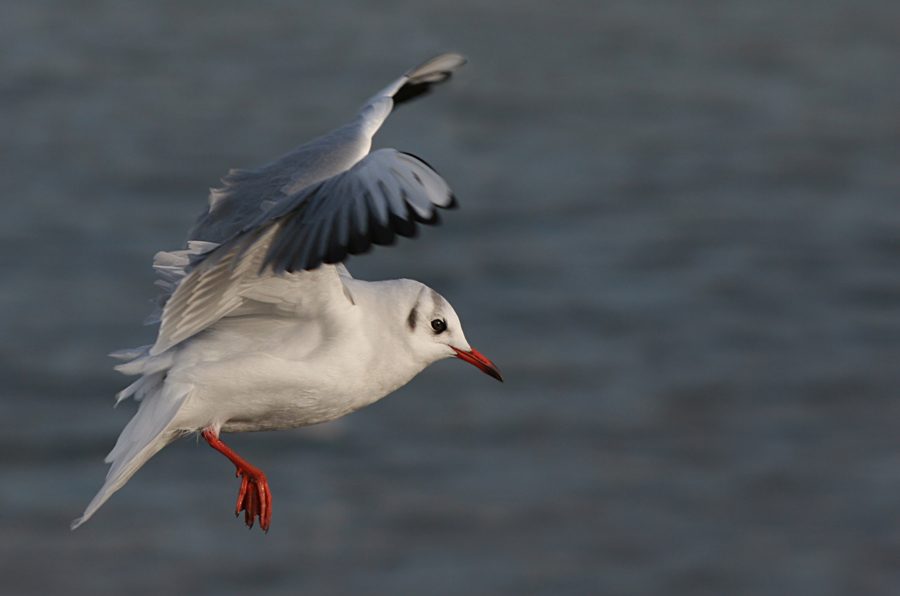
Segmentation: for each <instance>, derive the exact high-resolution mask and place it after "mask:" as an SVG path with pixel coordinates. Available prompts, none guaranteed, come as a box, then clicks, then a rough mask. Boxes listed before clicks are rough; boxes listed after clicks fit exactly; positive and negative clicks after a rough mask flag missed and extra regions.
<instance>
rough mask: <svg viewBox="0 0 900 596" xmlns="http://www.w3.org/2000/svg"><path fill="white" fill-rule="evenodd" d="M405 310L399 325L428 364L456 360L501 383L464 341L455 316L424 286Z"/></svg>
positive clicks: (492, 368)
mask: <svg viewBox="0 0 900 596" xmlns="http://www.w3.org/2000/svg"><path fill="white" fill-rule="evenodd" d="M419 286H420V289H419V290H418V291H417V292H415V298H414V299H413V300H412V301H411V303H410V304H409V308H408V309H407V310H406V311H405V314H406V317H405V321H404V322H403V324H404V326H405V327H406V331H407V333H408V334H409V337H410V343H411V344H412V346H413V349H414V350H415V351H416V352H418V353H420V354H423V355H426V358H428V359H429V360H430V362H437V361H438V360H443V359H444V358H452V357H456V358H459V359H461V360H465V361H466V362H468V363H470V364H473V365H475V366H476V367H478V368H479V369H481V370H482V371H483V372H485V373H486V374H489V375H490V376H492V377H494V378H495V379H497V380H498V381H500V382H502V381H503V376H502V375H501V374H500V371H499V370H498V369H497V367H496V366H494V363H493V362H491V361H490V360H488V359H487V358H485V357H484V356H482V355H481V353H480V352H478V350H476V349H474V348H473V347H472V346H470V345H469V342H468V341H466V336H465V334H464V333H463V330H462V325H461V324H460V322H459V316H457V314H456V311H454V310H453V307H452V306H450V303H449V302H447V300H446V299H445V298H444V297H443V296H441V295H440V294H438V293H437V292H435V291H434V290H432V289H431V288H429V287H428V286H426V285H424V284H419Z"/></svg>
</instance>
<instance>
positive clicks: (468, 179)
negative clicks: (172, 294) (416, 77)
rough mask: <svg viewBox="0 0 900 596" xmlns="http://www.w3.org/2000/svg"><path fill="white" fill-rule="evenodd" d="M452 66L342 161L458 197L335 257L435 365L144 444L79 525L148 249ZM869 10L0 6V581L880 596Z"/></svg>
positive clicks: (565, 5) (891, 365)
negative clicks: (268, 505) (359, 113)
mask: <svg viewBox="0 0 900 596" xmlns="http://www.w3.org/2000/svg"><path fill="white" fill-rule="evenodd" d="M444 51H458V52H460V53H463V54H465V55H467V56H468V57H469V59H470V64H469V65H468V66H466V67H465V68H464V69H463V70H462V71H460V73H459V75H458V77H456V78H454V79H453V80H452V81H451V82H450V83H449V84H448V85H445V86H443V87H441V88H440V89H438V90H437V91H436V93H435V94H434V95H432V96H431V97H429V98H427V99H424V100H422V101H420V102H417V103H415V104H412V105H410V106H408V107H405V108H404V109H401V110H398V111H397V113H395V114H394V115H393V116H392V117H391V118H390V120H389V121H388V122H387V124H386V126H385V127H384V129H383V130H382V132H381V133H379V135H378V136H377V137H376V141H375V143H376V146H391V147H396V148H398V149H401V150H404V151H409V152H411V153H414V154H417V155H420V156H421V157H423V158H424V159H425V160H427V161H428V162H429V163H431V164H433V165H434V166H435V167H436V168H437V169H438V171H440V172H441V173H442V174H443V175H444V177H445V178H446V179H447V180H448V181H449V182H450V184H451V185H452V187H453V188H454V190H455V191H456V194H457V195H458V197H459V200H460V202H461V205H462V209H461V210H460V211H458V212H452V213H448V214H447V216H446V217H445V218H444V220H445V225H443V226H442V227H440V228H437V229H427V230H425V231H424V233H423V234H421V237H420V238H419V239H417V240H416V241H414V242H411V241H402V242H400V243H399V245H397V246H395V247H392V248H389V249H378V250H377V251H376V252H375V253H374V254H371V255H368V256H365V257H361V258H354V259H352V260H351V261H350V263H349V266H350V268H351V270H352V271H353V273H354V274H356V275H357V276H358V277H362V278H369V279H378V278H388V277H412V278H415V279H419V280H421V281H423V282H426V283H428V284H429V285H431V286H433V287H434V288H436V289H437V290H438V291H440V292H441V293H442V294H443V295H444V296H446V297H447V298H448V299H449V300H450V301H451V302H452V303H453V304H454V306H455V307H456V310H457V311H458V312H459V313H460V316H461V317H462V320H463V323H464V326H465V328H466V332H467V335H468V338H469V340H470V342H471V343H472V345H474V346H475V347H476V348H478V349H479V350H480V351H482V352H484V353H485V354H486V355H487V356H488V357H490V358H491V359H493V360H494V361H495V362H496V363H497V364H498V366H499V367H500V368H501V370H502V371H503V373H504V375H505V376H506V379H507V382H506V383H505V384H503V385H501V384H499V383H496V382H495V381H493V380H492V379H490V378H488V377H487V376H485V375H482V374H481V373H479V372H478V371H477V370H475V369H473V368H472V367H471V366H467V365H465V364H463V363H461V362H457V361H453V362H442V363H439V364H437V365H435V366H433V367H431V368H430V369H429V370H427V371H426V372H425V373H423V374H422V375H420V376H419V377H418V378H417V379H416V380H414V381H413V382H412V383H410V384H409V385H408V386H407V387H405V388H403V389H402V390H400V391H398V392H397V393H395V394H393V395H391V396H389V397H388V398H386V399H385V400H383V401H382V402H379V403H378V404H375V405H373V406H371V407H369V408H366V409H364V410H361V411H359V412H357V413H355V414H353V415H351V416H349V417H347V418H345V419H343V420H341V421H339V422H338V423H335V424H332V425H327V426H323V427H321V428H313V429H307V430H305V431H291V432H281V433H261V434H252V435H241V436H226V440H228V441H229V443H230V444H231V445H232V446H234V447H235V448H236V449H237V450H238V451H239V452H240V453H241V454H243V455H244V456H245V457H247V458H248V459H249V460H250V461H251V462H253V463H255V464H256V465H258V466H259V467H261V468H262V469H263V470H265V471H266V472H267V474H268V475H269V479H270V482H271V486H272V490H273V492H274V495H275V507H274V517H273V522H272V529H271V531H270V532H269V533H268V535H264V534H262V533H261V532H259V530H258V529H254V530H253V531H251V532H248V531H247V530H246V528H245V527H244V526H243V524H242V523H241V521H240V520H236V519H234V518H233V517H232V515H231V512H232V511H233V506H234V499H235V497H236V495H237V488H238V482H237V480H236V479H235V478H234V477H233V473H234V469H233V467H232V466H231V464H229V463H228V461H227V460H226V459H225V458H224V457H222V456H221V455H219V454H218V453H216V452H214V451H213V450H211V449H210V448H209V447H208V446H206V445H205V444H199V445H198V444H196V442H194V441H192V440H182V441H180V442H178V443H176V444H175V445H172V446H170V447H168V448H167V449H165V450H164V451H163V452H162V453H160V454H159V455H158V456H157V457H155V458H154V459H152V460H151V461H150V462H149V464H148V465H147V466H145V468H143V469H142V470H141V471H140V472H139V473H138V474H137V475H136V476H135V477H134V478H133V479H132V480H131V481H130V482H129V484H128V485H127V486H126V487H125V488H124V489H123V490H121V491H120V492H119V493H117V494H116V495H114V496H113V498H112V499H111V500H110V501H109V502H108V503H107V504H106V505H105V506H104V507H103V508H102V509H101V510H100V511H99V512H98V514H97V515H96V516H95V517H94V518H93V519H92V520H91V521H90V522H89V523H88V524H87V525H85V526H84V527H82V528H80V529H79V530H78V531H76V532H70V531H69V529H68V523H69V521H70V520H71V519H72V518H74V517H76V516H78V515H79V514H80V513H81V511H82V510H83V508H84V506H85V505H86V503H87V502H88V501H89V499H90V498H91V497H92V496H93V494H94V492H95V491H96V490H97V489H98V488H99V486H100V485H101V483H102V480H103V477H104V475H105V473H106V466H105V465H104V464H103V463H102V460H103V457H104V455H105V454H106V453H107V452H108V451H109V449H110V448H111V447H112V445H113V443H114V441H115V438H116V436H117V434H118V432H119V431H120V430H121V428H122V427H123V426H124V424H125V423H126V421H127V420H128V418H129V417H130V415H131V413H132V412H133V410H134V405H133V404H132V403H130V402H129V403H125V404H123V405H121V406H119V408H118V409H116V410H113V409H112V408H111V406H112V403H113V395H114V394H115V392H116V391H118V390H119V389H121V388H122V387H124V385H125V384H126V383H127V382H128V381H127V379H126V378H125V377H122V376H121V375H118V374H117V373H115V372H113V371H112V370H111V365H112V362H110V361H109V360H108V359H107V358H106V356H105V354H106V353H108V352H110V351H112V350H114V349H118V348H122V347H131V346H136V345H141V344H145V343H149V342H150V341H152V334H153V329H152V328H146V327H141V325H140V321H141V320H142V319H143V317H144V316H145V315H146V314H147V313H148V312H149V308H150V306H149V304H148V303H147V300H148V299H150V298H152V297H153V296H154V295H155V293H156V292H155V289H154V288H153V287H152V282H153V279H154V277H153V275H152V272H151V270H150V261H151V259H152V256H153V254H154V253H155V252H156V251H158V250H164V249H173V248H178V247H179V246H180V245H181V243H182V241H183V239H184V235H185V233H186V231H187V229H188V227H189V226H190V224H191V222H192V220H193V217H194V216H195V215H196V214H197V213H198V212H199V211H200V210H201V209H202V207H203V204H204V201H205V200H206V196H205V192H206V189H207V188H208V187H210V186H214V185H216V184H217V180H218V178H219V177H220V176H222V175H223V174H224V173H225V172H226V171H227V169H228V168H230V167H249V166H254V165H259V164H261V163H264V162H266V161H267V160H269V159H271V158H272V157H274V156H277V155H278V154H280V153H282V152H284V151H286V150H288V149H290V148H291V147H293V146H295V145H297V144H299V143H301V142H303V141H305V140H308V139H309V138H311V137H312V136H314V135H316V134H318V133H321V132H324V131H327V130H329V129H331V128H333V127H335V126H338V125H340V124H342V123H344V122H345V121H346V120H347V119H348V118H349V117H350V116H351V115H352V114H353V113H354V112H355V110H356V108H357V107H358V106H359V105H360V104H361V103H362V102H363V101H364V100H365V99H366V98H367V97H369V96H370V95H371V94H372V93H374V92H375V91H377V90H378V89H380V88H381V87H382V86H384V85H385V84H387V83H388V82H389V81H390V80H392V79H393V78H395V77H396V76H398V75H399V74H400V73H402V72H403V71H405V70H406V69H407V68H409V67H411V66H413V65H414V64H416V63H418V62H420V61H422V60H424V59H426V58H428V57H430V56H431V55H434V54H437V53H440V52H444ZM898 75H900V4H898V3H897V2H892V1H889V0H884V1H862V2H850V1H849V0H818V1H812V0H809V1H801V0H788V1H784V0H767V1H747V2H678V3H673V2H664V1H653V0H632V1H629V2H602V1H600V2H598V1H588V0H585V1H581V2H577V1H569V2H565V1H564V2H553V3H550V2H546V3H545V2H475V1H469V0H462V1H460V2H453V3H450V2H437V1H431V0H428V1H421V0H420V1H417V2H402V1H397V2H383V3H377V2H365V1H362V0H358V1H354V0H340V1H335V2H322V3H299V2H286V1H278V0H265V1H259V2H253V3H250V2H247V3H241V2H213V1H203V2H201V1H190V2H185V1H174V0H169V1H150V0H144V1H134V2H113V1H111V0H110V1H105V2H104V1H98V2H78V3H76V2H63V1H59V2H51V1H38V2H35V1H33V0H4V2H3V3H2V4H0V155H2V160H0V176H2V181H3V187H2V188H3V191H2V202H0V262H2V269H0V271H2V276H0V313H2V315H0V338H2V342H0V350H2V358H0V391H2V393H0V473H2V481H0V593H2V594H4V595H5V594H11V595H36V594H74V595H81V594H92V595H95V594H129V595H130V596H140V595H144V594H148V595H149V594H162V593H166V594H192V595H205V594H216V595H230V594H318V595H343V594H367V595H369V594H371V595H400V594H402V595H407V594H410V595H412V594H447V595H467V596H474V595H483V596H488V595H490V596H495V595H510V596H513V595H514V596H519V595H522V596H527V595H548V596H560V595H591V596H593V595H598V594H615V595H663V594H665V595H682V594H683V595H696V594H710V595H716V596H719V595H722V594H729V595H730V594H738V595H741V594H747V595H750V594H773V595H795V594H820V595H826V596H827V595H837V594H854V595H855V594H896V593H898V591H900V432H898V428H900V400H898V399H897V390H896V388H897V387H898V385H900V367H898V357H900V274H898V267H900V201H898V190H900V110H898V97H900V76H898Z"/></svg>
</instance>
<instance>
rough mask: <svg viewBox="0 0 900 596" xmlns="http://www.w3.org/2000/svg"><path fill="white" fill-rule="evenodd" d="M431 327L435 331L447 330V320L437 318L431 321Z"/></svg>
mask: <svg viewBox="0 0 900 596" xmlns="http://www.w3.org/2000/svg"><path fill="white" fill-rule="evenodd" d="M431 328H432V329H434V332H435V333H443V332H444V331H446V330H447V322H446V321H444V319H435V320H433V321H432V322H431Z"/></svg>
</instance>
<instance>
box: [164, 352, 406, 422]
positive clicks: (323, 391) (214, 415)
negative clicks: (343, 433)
mask: <svg viewBox="0 0 900 596" xmlns="http://www.w3.org/2000/svg"><path fill="white" fill-rule="evenodd" d="M251 364H252V365H251ZM239 368H240V370H242V371H243V372H242V374H241V375H240V376H238V375H234V374H229V372H228V369H227V368H223V367H219V366H217V367H215V368H210V369H209V370H206V371H199V370H197V369H195V370H194V376H195V377H196V378H195V379H194V383H195V387H196V388H197V389H196V392H195V394H193V395H192V396H191V398H190V399H189V403H186V404H185V408H184V411H183V412H182V414H184V416H185V417H186V418H189V419H190V420H192V421H198V422H199V424H197V423H196V422H195V423H193V424H197V425H198V426H203V425H206V426H215V427H219V428H220V429H221V431H222V432H229V433H230V432H251V431H264V430H285V429H289V428H296V427H298V426H308V425H310V424H318V423H320V422H327V421H329V420H334V419H335V418H340V417H341V416H344V415H346V414H349V413H351V412H354V411H356V410H358V409H360V408H362V407H364V406H367V405H369V404H371V403H373V402H375V401H377V400H378V399H381V398H382V397H384V396H385V395H387V394H388V393H391V392H392V391H394V390H395V389H397V388H399V387H401V386H403V385H405V384H406V383H407V382H408V381H409V380H410V379H411V378H412V377H413V376H414V375H415V373H416V372H418V371H410V374H408V375H406V374H404V375H402V377H398V376H397V375H391V378H378V377H379V375H378V374H376V375H375V378H373V376H372V374H363V372H362V371H361V370H350V369H349V368H348V367H346V366H344V367H339V368H333V369H331V370H329V369H328V368H327V367H322V366H316V367H307V366H302V365H298V364H297V363H296V362H293V363H287V362H286V361H284V360H280V359H277V358H271V357H260V358H259V359H258V360H257V361H256V362H253V363H246V362H244V363H241V366H240V367H239ZM370 372H371V371H370ZM200 377H202V378H200Z"/></svg>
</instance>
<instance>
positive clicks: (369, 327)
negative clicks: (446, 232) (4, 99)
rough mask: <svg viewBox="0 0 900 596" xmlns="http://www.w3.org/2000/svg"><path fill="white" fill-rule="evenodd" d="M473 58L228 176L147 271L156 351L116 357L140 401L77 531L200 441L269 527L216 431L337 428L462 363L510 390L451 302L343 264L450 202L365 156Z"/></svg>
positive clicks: (263, 499)
mask: <svg viewBox="0 0 900 596" xmlns="http://www.w3.org/2000/svg"><path fill="white" fill-rule="evenodd" d="M465 62H466V60H465V58H463V57H462V56H459V55H456V54H443V55H440V56H437V57H435V58H432V59H431V60H428V61H427V62H425V63H423V64H422V65H420V66H418V67H416V68H413V69H412V70H410V71H408V72H407V73H406V74H405V75H403V76H402V77H400V78H399V79H397V80H396V81H394V82H393V83H391V84H390V85H388V86H387V87H385V88H384V89H382V90H381V91H380V92H378V93H377V94H375V95H374V96H373V97H372V98H371V99H369V100H368V101H367V102H366V103H365V105H363V107H362V109H361V110H360V111H359V113H358V114H357V115H356V117H355V118H354V119H353V120H352V121H351V122H350V123H349V124H346V125H345V126H342V127H340V128H338V129H336V130H333V131H332V132H330V133H327V134H325V135H323V136H321V137H318V138H316V139H314V140H312V141H310V142H309V143H306V144H305V145H302V146H300V147H298V148H297V149H294V150H293V151H291V152H290V153H287V154H286V155H284V156H282V157H279V158H278V159H276V160H275V161H273V162H271V163H269V164H268V165H265V166H262V167H260V168H257V169H251V170H231V171H230V172H229V174H228V175H227V176H226V177H225V178H223V179H222V183H223V186H222V187H221V188H217V189H212V190H211V191H210V195H209V207H208V208H207V210H206V211H205V212H204V213H203V214H202V215H200V217H199V218H198V219H197V221H196V223H195V224H194V226H193V228H192V229H191V230H190V232H189V234H188V242H187V247H186V248H185V249H184V250H179V251H173V252H160V253H157V255H156V256H155V258H154V263H153V267H154V269H155V270H156V272H157V273H158V274H159V276H160V277H161V279H160V280H158V281H157V282H156V283H157V285H159V286H161V287H162V288H163V290H164V293H163V294H162V295H160V296H159V297H158V298H157V306H158V308H157V310H156V312H154V314H152V315H151V316H150V318H149V319H148V323H159V325H160V326H159V333H158V336H157V338H156V342H155V343H154V344H153V345H148V346H143V347H140V348H135V349H130V350H120V351H118V352H113V353H112V354H111V356H113V357H114V358H117V359H120V360H122V361H124V362H123V363H122V364H120V365H118V366H117V367H116V370H118V371H120V372H122V373H125V374H128V375H141V376H140V378H139V379H138V380H137V381H135V382H134V383H132V384H131V385H129V386H128V387H127V388H125V389H124V390H123V391H121V392H120V393H119V394H118V395H117V396H116V397H117V401H116V403H118V402H120V401H122V400H123V399H126V398H128V397H131V398H134V400H135V401H137V402H139V404H140V405H139V407H138V410H137V413H136V414H135V415H134V417H133V418H132V419H131V421H130V422H129V423H128V424H127V425H126V426H125V429H124V430H123V431H122V434H121V435H120V436H119V439H118V441H117V442H116V445H115V447H114V448H113V450H112V451H111V452H110V454H109V455H108V456H107V458H106V462H107V463H110V464H112V465H111V467H110V469H109V473H108V475H107V476H106V481H105V482H104V484H103V486H102V488H101V489H100V491H99V492H98V493H97V495H96V496H95V497H94V499H93V500H92V501H91V502H90V504H88V506H87V509H86V510H85V512H84V515H82V516H81V517H80V518H78V519H76V520H75V521H73V522H72V529H75V528H77V527H78V526H80V525H81V524H83V523H84V522H85V521H87V520H88V519H90V517H91V516H92V515H93V514H94V513H95V512H96V511H97V509H98V508H99V507H100V506H101V505H102V504H103V503H104V502H106V500H107V499H109V497H110V496H111V495H112V494H113V493H114V492H116V491H117V490H119V489H120V488H121V487H122V486H123V485H124V484H125V483H126V482H127V481H128V479H129V478H131V476H132V475H133V474H134V473H135V472H137V470H138V469H139V468H140V467H141V466H143V465H144V464H145V463H146V462H147V460H149V459H150V458H151V457H152V456H153V455H154V454H156V453H157V452H158V451H159V450H160V449H162V448H163V447H165V446H166V445H168V444H169V443H171V442H172V441H174V440H176V439H177V438H179V437H181V436H184V435H189V434H193V433H198V434H199V435H200V436H202V437H203V438H204V439H205V440H206V441H207V442H208V443H209V445H210V446H211V447H212V448H213V449H216V450H217V451H219V452H220V453H222V454H223V455H225V457H227V458H228V459H229V460H231V462H232V463H233V464H234V465H235V467H236V468H237V473H236V475H237V476H238V477H240V478H241V486H240V490H239V492H238V500H237V505H236V507H235V515H240V513H241V512H242V511H243V512H244V521H245V522H246V524H247V525H248V526H249V527H250V528H252V527H253V523H254V520H256V519H258V520H259V525H260V527H261V528H262V529H263V530H265V531H268V529H269V524H270V522H271V518H272V493H271V491H270V490H269V485H268V482H267V480H266V475H265V474H264V473H263V472H262V471H261V470H259V469H258V468H256V467H254V466H253V465H251V464H250V463H249V462H247V461H246V460H245V459H244V458H242V457H241V456H240V455H238V454H237V453H235V452H234V451H233V450H232V449H231V448H229V447H228V446H227V445H226V444H225V443H224V442H223V441H222V440H221V438H220V434H221V433H233V432H249V431H268V430H283V429H289V428H296V427H299V426H306V425H310V424H318V423H320V422H326V421H328V420H333V419H335V418H339V417H341V416H344V415H346V414H349V413H351V412H353V411H355V410H358V409H360V408H362V407H365V406H367V405H369V404H372V403H374V402H375V401H377V400H379V399H381V398H382V397H384V396H385V395H387V394H389V393H391V392H392V391H394V390H396V389H398V388H400V387H402V386H403V385H405V384H406V383H408V382H409V381H410V380H411V379H412V378H413V377H415V376H416V375H417V374H419V372H421V371H422V370H423V369H425V367H427V366H428V365H430V364H432V363H434V362H437V361H438V360H443V359H445V358H450V357H457V358H460V359H462V360H464V361H466V362H469V363H471V364H473V365H475V366H476V367H478V368H479V369H481V370H482V371H484V372H485V373H487V374H488V375H490V376H492V377H494V378H495V379H497V380H499V381H503V377H502V376H501V375H500V371H499V370H498V369H497V367H496V366H494V364H493V363H492V362H491V361H490V360H488V359H487V358H485V357H484V356H483V355H482V354H481V353H479V352H478V351H477V350H475V349H474V348H472V347H471V346H470V345H469V343H468V342H467V341H466V337H465V335H464V334H463V330H462V326H461V325H460V322H459V317H458V316H457V315H456V312H455V311H454V310H453V307H452V306H450V303H449V302H447V300H446V299H445V298H444V297H443V296H441V295H440V294H438V293H437V292H436V291H434V290H432V289H431V288H429V287H427V286H425V285H424V284H422V283H420V282H417V281H413V280H409V279H396V280H390V281H376V282H369V281H361V280H357V279H354V278H353V277H352V276H351V275H350V273H349V272H348V271H347V268H346V267H345V266H344V264H343V261H344V260H345V259H346V258H347V256H348V255H356V254H361V253H364V252H367V251H368V250H369V249H370V248H371V246H372V245H373V244H377V245H387V244H392V243H393V241H394V238H395V236H396V235H400V236H406V237H412V236H414V235H415V234H416V230H417V224H427V225H434V224H437V223H438V222H439V216H438V209H449V208H452V207H454V206H455V204H456V199H455V198H454V195H453V193H452V192H451V191H450V187H449V186H448V184H447V183H446V182H445V181H444V180H443V179H442V178H441V177H440V176H439V175H438V174H437V172H435V171H434V170H433V169H432V168H431V167H430V166H429V165H428V164H427V163H425V162H424V161H422V160H421V159H419V158H418V157H415V156H413V155H410V154H408V153H402V152H399V151H396V150H394V149H379V150H377V151H373V152H370V149H371V144H372V136H373V135H374V134H375V132H376V131H377V130H378V129H379V128H380V127H381V125H382V123H383V122H384V120H385V119H386V118H387V116H388V114H390V112H391V110H392V109H393V107H394V106H395V105H397V104H401V103H404V102H406V101H409V100H411V99H413V98H415V97H418V96H420V95H423V94H425V93H427V92H429V91H430V90H431V88H432V87H433V86H434V85H436V84H439V83H441V82H443V81H445V80H447V79H448V78H449V77H450V76H451V75H452V74H453V72H454V71H455V70H456V69H458V68H459V67H461V66H462V65H463V64H465Z"/></svg>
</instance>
